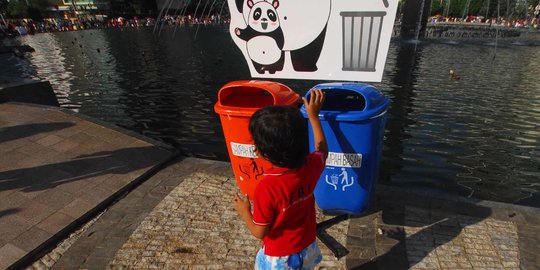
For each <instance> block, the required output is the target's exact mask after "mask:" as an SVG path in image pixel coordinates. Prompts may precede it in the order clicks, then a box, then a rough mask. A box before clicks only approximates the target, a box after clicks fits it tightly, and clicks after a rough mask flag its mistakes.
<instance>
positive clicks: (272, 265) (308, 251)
mask: <svg viewBox="0 0 540 270" xmlns="http://www.w3.org/2000/svg"><path fill="white" fill-rule="evenodd" d="M321 261H322V255H321V250H320V249H319V246H318V245H317V240H315V242H313V243H312V244H311V245H309V246H308V247H307V248H305V249H303V250H302V251H300V252H298V253H295V254H292V255H289V256H281V257H276V256H267V255H265V254H264V249H262V248H261V249H260V250H259V252H258V253H257V257H255V270H292V269H294V270H296V269H302V270H304V269H313V268H315V266H316V265H317V264H319V263H320V262H321Z"/></svg>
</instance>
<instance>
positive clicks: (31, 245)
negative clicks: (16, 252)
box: [11, 227, 52, 252]
mask: <svg viewBox="0 0 540 270" xmlns="http://www.w3.org/2000/svg"><path fill="white" fill-rule="evenodd" d="M51 236H52V234H50V233H48V232H46V231H43V230H41V229H39V228H37V227H31V228H30V229H29V230H27V231H26V232H24V233H22V234H20V235H19V236H17V237H16V238H15V239H13V240H12V241H11V243H12V244H13V245H15V246H17V247H18V248H20V249H22V250H24V251H25V252H30V251H32V250H34V249H35V248H37V247H38V246H39V245H41V244H42V243H43V242H45V241H46V240H48V239H49V238H50V237H51Z"/></svg>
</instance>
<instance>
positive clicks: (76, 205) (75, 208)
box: [59, 199, 95, 219]
mask: <svg viewBox="0 0 540 270" xmlns="http://www.w3.org/2000/svg"><path fill="white" fill-rule="evenodd" d="M94 207H95V205H94V204H92V203H90V202H88V201H86V200H84V199H74V200H73V201H72V202H70V203H69V204H67V205H66V206H64V207H63V208H62V209H60V211H59V212H60V213H63V214H66V215H68V216H71V217H73V218H75V219H77V218H79V217H81V216H82V215H84V214H85V213H87V212H88V211H90V210H91V209H93V208H94Z"/></svg>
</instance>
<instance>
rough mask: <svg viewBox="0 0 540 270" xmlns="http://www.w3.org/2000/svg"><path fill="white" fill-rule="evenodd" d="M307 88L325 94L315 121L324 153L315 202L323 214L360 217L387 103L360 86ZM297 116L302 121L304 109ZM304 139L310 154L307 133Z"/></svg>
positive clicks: (372, 182) (374, 174) (372, 177)
mask: <svg viewBox="0 0 540 270" xmlns="http://www.w3.org/2000/svg"><path fill="white" fill-rule="evenodd" d="M313 88H314V89H321V90H323V92H325V96H326V99H325V103H324V105H323V107H322V110H321V112H320V114H319V118H320V119H321V124H322V127H323V130H324V133H325V135H326V138H327V141H328V150H329V153H328V158H327V159H326V167H325V169H324V171H323V173H322V174H321V177H320V178H319V181H318V183H317V186H316V187H315V200H316V201H317V205H318V206H319V207H320V208H321V209H322V210H324V211H326V212H331V213H346V214H361V213H362V212H364V211H365V210H366V209H367V208H368V207H369V203H370V201H371V197H372V196H373V193H374V185H375V182H376V181H377V174H378V169H379V161H380V155H381V150H382V143H383V135H384V128H385V125H386V110H387V109H388V105H389V103H390V101H389V99H388V98H387V97H385V96H384V95H382V94H381V93H380V92H379V91H378V90H377V89H375V88H374V87H373V86H370V85H366V84H359V83H327V84H319V85H317V86H315V87H313ZM306 98H309V92H308V94H307V95H306ZM301 112H302V114H303V115H304V117H307V113H306V111H305V107H302V108H301ZM309 128H310V129H311V126H309ZM309 134H310V137H309V144H310V148H311V150H313V149H314V145H313V136H312V134H313V132H311V131H310V132H309Z"/></svg>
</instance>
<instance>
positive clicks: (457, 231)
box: [405, 207, 520, 269]
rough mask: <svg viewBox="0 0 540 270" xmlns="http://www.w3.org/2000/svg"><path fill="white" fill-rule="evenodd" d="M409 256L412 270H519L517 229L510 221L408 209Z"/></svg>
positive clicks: (407, 241)
mask: <svg viewBox="0 0 540 270" xmlns="http://www.w3.org/2000/svg"><path fill="white" fill-rule="evenodd" d="M426 220H430V222H432V223H431V224H429V225H423V226H419V227H413V226H405V233H406V240H405V245H406V246H407V257H408V261H409V263H410V265H411V269H519V264H520V262H519V250H518V235H517V226H516V224H515V223H514V222H511V221H499V220H495V219H492V218H487V219H480V218H474V217H469V216H463V215H448V216H445V217H441V219H438V218H437V216H436V215H432V213H430V212H429V211H426V210H423V209H419V208H411V207H407V208H406V215H405V223H406V224H408V225H415V224H423V223H424V222H425V221H426Z"/></svg>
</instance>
